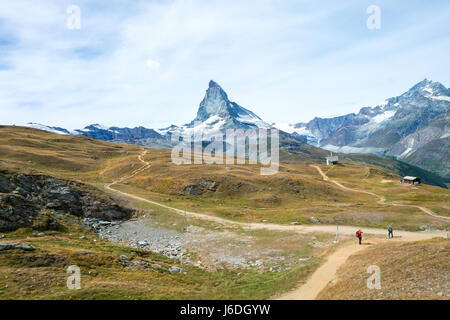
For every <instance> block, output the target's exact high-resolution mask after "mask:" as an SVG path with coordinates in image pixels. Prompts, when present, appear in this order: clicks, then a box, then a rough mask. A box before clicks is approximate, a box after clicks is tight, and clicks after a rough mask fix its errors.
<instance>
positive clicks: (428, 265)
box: [318, 238, 450, 300]
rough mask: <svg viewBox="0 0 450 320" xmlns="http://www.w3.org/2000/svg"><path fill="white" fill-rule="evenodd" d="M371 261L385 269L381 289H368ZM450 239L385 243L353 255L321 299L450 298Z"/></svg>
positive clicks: (382, 274) (321, 295)
mask: <svg viewBox="0 0 450 320" xmlns="http://www.w3.org/2000/svg"><path fill="white" fill-rule="evenodd" d="M371 265H376V266H378V267H379V268H380V270H381V289H379V290H377V289H372V290H370V289H368V288H367V285H366V282H367V279H368V278H369V276H370V275H371V274H368V273H367V272H366V270H367V268H368V267H369V266H371ZM449 270H450V240H448V239H442V238H440V239H431V240H426V241H417V242H410V243H398V242H397V243H396V242H392V243H385V244H382V245H379V246H376V247H372V248H368V249H366V250H363V251H361V252H359V253H357V254H355V255H353V256H351V257H350V258H349V259H348V260H347V262H346V264H345V265H343V266H342V267H341V268H340V269H339V270H338V280H337V281H336V282H335V283H331V284H329V285H328V287H327V288H326V289H324V290H323V291H322V292H321V293H320V295H319V297H318V299H333V300H340V299H358V300H359V299H361V300H366V299H371V300H372V299H400V300H401V299H445V300H448V299H449V298H450V288H449V279H448V275H449Z"/></svg>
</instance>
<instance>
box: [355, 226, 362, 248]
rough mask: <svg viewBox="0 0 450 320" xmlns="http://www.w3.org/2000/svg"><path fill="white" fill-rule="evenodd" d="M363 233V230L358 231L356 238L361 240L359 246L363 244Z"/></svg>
mask: <svg viewBox="0 0 450 320" xmlns="http://www.w3.org/2000/svg"><path fill="white" fill-rule="evenodd" d="M362 233H363V232H362V231H361V229H359V230H358V231H356V237H357V238H358V239H359V244H361V240H362Z"/></svg>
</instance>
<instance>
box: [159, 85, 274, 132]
mask: <svg viewBox="0 0 450 320" xmlns="http://www.w3.org/2000/svg"><path fill="white" fill-rule="evenodd" d="M271 127H272V126H271V125H270V124H268V123H266V122H264V121H263V120H262V119H261V118H260V117H258V116H257V115H256V114H254V113H253V112H252V111H250V110H248V109H246V108H244V107H241V106H240V105H238V104H237V103H235V102H232V101H230V100H229V99H228V95H227V94H226V92H225V91H224V90H223V89H222V87H221V86H220V85H219V84H217V83H216V82H214V81H213V80H211V81H210V82H209V86H208V89H207V90H206V94H205V97H204V98H203V100H202V101H201V102H200V106H199V108H198V111H197V116H196V117H195V119H194V120H192V121H191V122H190V123H187V124H185V125H183V126H175V125H172V126H170V127H168V128H164V129H158V132H159V133H160V134H162V135H168V134H171V133H173V132H175V131H177V132H178V133H180V134H185V135H193V134H194V133H202V134H203V135H208V134H214V133H218V132H224V130H226V129H244V130H246V129H256V128H266V129H268V128H271ZM198 136H199V137H200V135H198Z"/></svg>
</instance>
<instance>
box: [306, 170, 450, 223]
mask: <svg viewBox="0 0 450 320" xmlns="http://www.w3.org/2000/svg"><path fill="white" fill-rule="evenodd" d="M311 166H312V167H314V168H316V169H317V171H319V173H320V175H321V176H322V178H323V180H324V181H330V182H332V183H334V184H335V185H337V186H338V187H340V188H341V189H343V190H346V191H351V192H360V193H365V194H369V195H371V196H374V197H376V198H378V199H380V200H378V203H380V204H388V205H391V206H398V207H411V208H417V209H419V210H422V211H423V212H424V213H426V214H428V215H430V216H432V217H434V218H438V219H443V220H447V221H450V217H444V216H439V215H437V214H435V213H434V212H433V211H431V210H430V209H427V208H425V207H422V206H418V205H415V204H400V203H393V202H386V199H385V198H384V197H383V196H380V195H377V194H376V193H373V192H370V191H365V190H360V189H352V188H349V187H346V186H344V185H342V184H341V183H339V182H337V181H335V180H331V179H330V178H328V176H327V175H326V174H325V173H324V172H323V171H322V169H320V168H319V167H318V166H315V165H311Z"/></svg>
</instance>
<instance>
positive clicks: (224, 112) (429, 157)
mask: <svg viewBox="0 0 450 320" xmlns="http://www.w3.org/2000/svg"><path fill="white" fill-rule="evenodd" d="M28 126H29V127H33V128H36V129H41V130H46V131H51V132H55V133H60V134H74V135H82V136H88V137H92V138H96V139H100V140H105V141H113V142H119V143H130V144H137V145H142V146H147V147H162V148H164V147H170V146H171V145H172V143H171V141H170V136H171V134H172V133H173V132H175V131H181V132H183V133H193V132H195V131H197V130H198V131H201V132H203V133H205V132H216V131H224V130H225V129H250V128H278V129H279V130H281V131H282V132H281V140H282V141H283V142H284V145H286V144H287V145H289V144H293V145H294V146H297V147H304V146H303V142H305V143H308V144H310V145H312V146H315V147H320V148H323V149H326V150H330V151H334V152H339V153H373V154H377V155H384V156H392V157H394V158H397V159H400V160H402V161H404V162H407V163H410V164H413V165H416V166H418V167H421V168H424V169H426V170H429V171H431V172H434V173H436V174H439V175H441V176H442V177H444V178H445V179H446V180H447V181H450V161H449V159H450V151H449V150H450V89H448V88H446V87H445V86H443V85H442V84H441V83H439V82H433V81H430V80H427V79H425V80H423V81H421V82H419V83H417V84H416V85H415V86H413V87H412V88H411V89H409V90H408V91H407V92H405V93H404V94H402V95H400V96H398V97H393V98H389V99H387V100H385V101H384V102H383V103H382V104H380V105H377V106H374V107H364V108H362V109H361V110H360V111H359V113H357V114H355V113H350V114H347V115H343V116H339V117H333V118H314V119H313V120H311V121H309V122H308V123H296V124H288V125H283V124H277V123H269V122H265V121H263V120H262V119H261V118H260V117H258V116H257V115H256V114H255V113H253V112H252V111H250V110H248V109H246V108H244V107H241V106H240V105H238V104H237V103H235V102H232V101H230V100H229V99H228V96H227V94H226V92H225V91H224V90H223V89H222V88H221V87H220V85H218V84H217V83H216V82H214V81H212V80H211V81H210V82H209V86H208V89H207V90H206V94H205V97H204V98H203V100H202V101H201V103H200V106H199V108H198V112H197V116H196V117H195V119H194V120H192V121H191V122H189V123H187V124H185V125H182V126H176V125H171V126H169V127H167V128H162V129H148V128H144V127H136V128H119V127H104V126H101V125H99V124H92V125H89V126H87V127H85V128H84V129H76V130H67V129H64V128H60V127H51V126H45V125H41V124H36V123H29V124H28ZM291 149H292V148H291Z"/></svg>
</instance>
